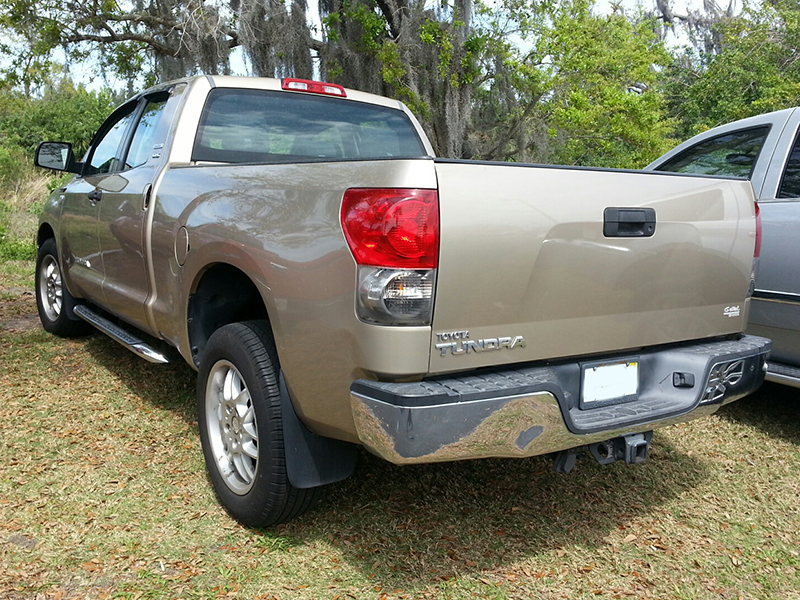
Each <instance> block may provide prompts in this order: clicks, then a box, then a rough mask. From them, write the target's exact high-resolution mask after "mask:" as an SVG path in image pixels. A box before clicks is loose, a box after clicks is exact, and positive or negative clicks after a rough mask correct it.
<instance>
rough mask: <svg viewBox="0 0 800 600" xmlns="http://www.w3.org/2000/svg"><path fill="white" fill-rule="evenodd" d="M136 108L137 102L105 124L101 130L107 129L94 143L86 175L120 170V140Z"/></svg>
mask: <svg viewBox="0 0 800 600" xmlns="http://www.w3.org/2000/svg"><path fill="white" fill-rule="evenodd" d="M134 108H136V103H135V102H134V103H132V104H131V105H130V106H128V107H126V109H125V110H124V111H123V112H122V113H120V114H117V115H114V116H112V117H111V118H109V120H108V121H107V122H106V123H104V124H103V127H102V129H101V130H100V131H105V133H103V134H102V136H101V138H100V139H99V141H98V142H97V143H96V144H94V148H93V149H92V156H91V158H90V159H89V164H88V165H87V167H86V171H85V173H84V174H85V175H96V174H98V173H110V172H111V171H118V170H119V166H118V164H117V163H119V160H118V158H119V150H120V142H122V138H123V136H124V135H125V130H126V129H127V128H128V123H130V121H131V119H132V118H133V109H134Z"/></svg>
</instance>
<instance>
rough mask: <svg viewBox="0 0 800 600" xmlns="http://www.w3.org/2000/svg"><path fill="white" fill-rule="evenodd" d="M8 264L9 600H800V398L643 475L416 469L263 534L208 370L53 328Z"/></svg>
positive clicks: (3, 525)
mask: <svg viewBox="0 0 800 600" xmlns="http://www.w3.org/2000/svg"><path fill="white" fill-rule="evenodd" d="M32 272H33V266H32V263H30V262H26V261H23V262H5V263H0V373H2V377H1V378H0V598H3V599H8V600H20V599H26V600H27V599H41V600H66V599H78V598H92V599H104V598H128V599H149V598H243V599H244V598H246V599H257V598H260V599H270V598H280V599H294V598H298V599H328V600H334V599H337V598H338V599H341V600H344V599H347V598H354V599H359V600H360V599H362V598H365V599H372V600H387V599H399V598H447V599H449V598H453V599H455V598H490V599H506V598H508V599H512V598H513V599H516V598H542V599H556V598H569V599H581V598H678V599H695V598H726V599H727V598H776V599H798V598H800V592H798V590H800V543H799V542H798V540H800V483H798V481H800V478H798V473H800V446H799V444H800V391H796V390H793V389H789V388H783V387H778V386H765V387H764V388H763V389H762V391H760V392H759V393H758V394H756V395H754V396H752V397H750V398H747V399H744V400H741V401H739V402H738V403H736V404H734V405H731V406H729V407H725V408H723V409H722V410H721V411H720V412H719V413H718V414H717V415H715V416H713V417H710V418H707V419H704V420H698V421H695V422H692V423H688V424H684V425H681V426H676V427H671V428H668V429H665V430H660V431H657V432H656V435H655V437H654V440H653V447H652V454H651V458H650V460H649V461H648V462H646V463H645V464H643V465H640V466H637V467H626V466H625V465H620V464H615V465H611V466H608V467H600V466H598V465H596V464H591V463H589V462H583V463H579V465H578V468H577V469H576V471H574V472H573V473H572V474H570V475H561V474H554V473H552V472H551V465H550V462H549V461H548V460H546V459H545V458H533V459H528V460H507V461H506V460H483V461H473V462H464V463H451V464H441V465H427V466H415V467H402V468H401V467H395V466H392V465H390V464H388V463H384V462H382V461H380V460H378V459H376V458H373V457H371V456H369V455H366V454H364V455H363V456H362V457H361V461H360V465H359V468H358V470H357V472H356V474H355V476H353V477H352V478H350V479H349V480H347V481H345V482H342V483H340V484H336V485H333V486H331V487H330V488H329V489H328V490H327V492H326V494H325V496H324V499H323V501H322V503H321V505H320V507H319V508H318V509H317V510H316V511H314V512H312V513H310V514H309V515H307V516H305V517H303V518H301V519H299V520H297V521H295V522H293V523H290V524H287V525H283V526H279V527H277V528H275V529H272V530H260V531H254V530H248V529H246V528H243V527H241V526H240V525H238V524H237V523H235V522H234V521H232V520H231V519H230V518H229V517H228V516H227V515H226V513H225V512H224V510H223V509H222V508H221V507H220V506H219V505H218V504H217V502H216V500H215V498H214V495H213V492H212V490H211V488H210V485H209V484H208V482H207V481H206V477H205V473H204V467H203V462H202V457H201V452H200V447H199V441H198V436H197V432H196V421H195V411H194V405H193V403H194V400H193V387H194V373H193V372H192V371H191V370H190V369H189V368H188V367H186V366H185V365H182V364H177V365H169V366H155V365H151V364H148V363H145V362H144V361H141V360H139V359H138V358H136V357H135V356H134V355H133V354H130V353H129V352H127V351H126V350H124V349H123V348H121V347H120V346H118V345H117V344H115V343H114V342H113V341H111V340H109V339H107V338H105V337H103V336H101V335H95V336H90V337H86V338H83V339H79V340H71V341H67V340H62V339H57V338H54V337H52V336H50V335H47V334H45V333H44V332H43V331H42V329H41V328H40V327H39V325H38V321H37V319H36V315H35V312H36V309H35V303H34V298H33V295H32V294H31V293H30V291H29V290H30V289H31V282H32Z"/></svg>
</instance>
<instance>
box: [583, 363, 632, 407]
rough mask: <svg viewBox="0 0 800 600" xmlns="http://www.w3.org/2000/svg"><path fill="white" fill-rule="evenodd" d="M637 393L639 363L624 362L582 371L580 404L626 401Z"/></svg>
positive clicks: (587, 368) (592, 367)
mask: <svg viewBox="0 0 800 600" xmlns="http://www.w3.org/2000/svg"><path fill="white" fill-rule="evenodd" d="M638 392H639V363H638V362H636V361H625V362H618V363H609V364H603V365H594V366H591V367H584V369H583V391H582V395H581V402H582V403H592V402H606V401H610V400H626V399H631V398H632V397H635V396H636V394H637V393H638Z"/></svg>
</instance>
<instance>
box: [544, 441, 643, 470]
mask: <svg viewBox="0 0 800 600" xmlns="http://www.w3.org/2000/svg"><path fill="white" fill-rule="evenodd" d="M652 439H653V432H652V431H647V432H645V433H631V434H628V435H622V436H620V437H616V438H613V439H610V440H606V441H604V442H595V443H594V444H588V445H586V446H578V447H577V448H570V449H568V450H562V451H561V452H558V453H556V455H555V457H554V459H553V469H554V470H555V472H556V473H569V472H570V471H572V469H574V468H575V465H576V463H577V462H578V460H579V459H581V458H584V457H585V456H586V454H587V453H588V454H590V455H591V456H593V457H594V458H595V460H596V461H597V462H599V463H600V464H601V465H609V464H611V463H613V462H616V461H618V460H624V461H625V464H628V465H638V464H639V463H642V462H644V461H645V460H647V455H648V453H649V450H650V440H652Z"/></svg>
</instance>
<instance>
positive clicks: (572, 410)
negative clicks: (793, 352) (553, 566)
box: [350, 336, 771, 464]
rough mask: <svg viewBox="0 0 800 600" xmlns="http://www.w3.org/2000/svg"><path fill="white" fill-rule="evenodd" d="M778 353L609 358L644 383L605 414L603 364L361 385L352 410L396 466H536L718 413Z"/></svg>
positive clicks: (740, 348) (761, 342)
mask: <svg viewBox="0 0 800 600" xmlns="http://www.w3.org/2000/svg"><path fill="white" fill-rule="evenodd" d="M770 347H771V346H770V342H769V340H767V339H765V338H760V337H755V336H742V337H741V338H740V339H739V340H736V341H730V340H723V341H713V342H697V343H690V344H681V345H677V346H671V347H666V348H660V349H656V350H649V351H644V352H639V353H626V354H620V355H617V356H610V357H603V358H602V360H603V362H609V363H614V362H616V361H635V362H636V363H638V379H639V381H638V390H637V393H636V395H635V397H633V398H631V397H626V398H624V399H621V400H620V401H619V402H616V403H614V402H611V403H607V402H603V403H602V405H599V406H594V405H593V406H590V407H587V406H586V405H585V404H584V405H583V406H582V403H581V392H582V390H581V385H582V383H581V381H582V372H583V368H584V367H585V366H586V365H591V364H597V362H598V359H597V358H593V359H592V360H591V361H586V362H581V361H575V362H563V363H559V364H551V365H544V366H542V365H541V364H538V363H537V364H531V365H516V366H515V367H513V368H508V369H504V370H487V371H482V372H471V373H470V374H466V375H455V376H449V377H447V376H438V377H433V378H431V379H426V380H423V381H420V382H414V383H383V382H376V381H368V380H363V379H360V380H358V381H356V382H354V383H353V385H352V386H351V390H350V398H351V407H352V409H353V417H354V420H355V424H356V429H357V431H358V435H359V438H360V440H361V442H362V443H363V444H364V445H365V446H366V447H367V448H368V449H369V450H371V451H372V452H374V453H375V454H377V455H379V456H381V457H383V458H385V459H386V460H389V461H391V462H393V463H396V464H407V463H423V462H441V461H449V460H460V459H469V458H482V457H527V456H535V455H539V454H547V453H551V452H558V451H561V450H565V449H568V448H574V447H577V446H585V445H588V444H593V443H596V442H602V441H604V440H609V439H611V438H614V437H618V436H624V435H628V434H632V433H642V432H646V431H649V430H651V429H654V428H656V427H662V426H664V425H669V424H672V423H679V422H682V421H687V420H689V419H692V418H695V417H699V416H703V415H708V414H711V413H714V412H716V410H717V409H718V408H719V407H720V406H721V405H723V404H726V403H728V402H732V401H734V400H737V399H739V398H741V397H743V396H746V395H747V394H749V393H751V392H753V391H755V390H756V389H757V388H758V387H759V386H760V385H761V383H762V382H763V381H764V375H765V372H766V369H765V364H766V359H767V356H768V354H769V350H770Z"/></svg>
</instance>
